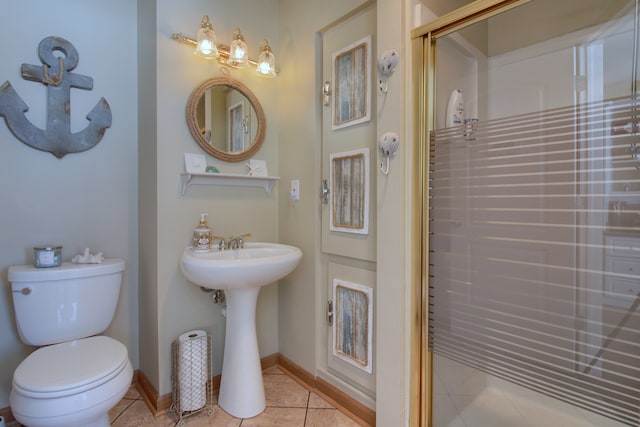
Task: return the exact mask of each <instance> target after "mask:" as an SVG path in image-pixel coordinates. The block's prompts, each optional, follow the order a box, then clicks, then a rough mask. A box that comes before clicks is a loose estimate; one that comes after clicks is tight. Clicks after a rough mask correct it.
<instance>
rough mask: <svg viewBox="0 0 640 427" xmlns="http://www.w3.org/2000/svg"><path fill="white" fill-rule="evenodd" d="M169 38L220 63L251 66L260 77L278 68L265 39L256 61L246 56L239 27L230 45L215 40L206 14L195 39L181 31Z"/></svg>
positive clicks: (245, 46)
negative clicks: (193, 48)
mask: <svg viewBox="0 0 640 427" xmlns="http://www.w3.org/2000/svg"><path fill="white" fill-rule="evenodd" d="M171 38H172V39H174V40H176V41H178V42H180V43H184V44H188V45H190V46H194V47H195V50H194V53H195V54H196V55H198V56H202V57H204V58H207V59H215V60H217V61H218V62H219V63H220V64H222V65H228V66H230V67H232V68H237V69H242V68H247V67H248V66H252V67H255V68H256V73H257V74H258V75H260V76H262V77H275V76H276V74H277V72H278V70H277V69H276V67H275V56H274V54H273V51H272V50H271V47H270V46H269V43H268V42H267V40H266V39H262V43H261V44H260V56H259V58H258V61H254V60H252V59H250V58H249V57H248V49H247V42H246V41H245V39H244V36H243V35H242V32H241V31H240V29H239V28H236V29H235V30H234V32H233V37H232V40H231V45H230V46H227V45H224V44H220V43H217V42H216V33H215V31H214V29H213V25H211V21H210V20H209V17H208V16H207V15H204V16H203V17H202V22H201V23H200V28H199V29H198V34H197V37H196V40H194V39H192V38H190V37H187V36H185V35H184V34H182V33H174V34H171Z"/></svg>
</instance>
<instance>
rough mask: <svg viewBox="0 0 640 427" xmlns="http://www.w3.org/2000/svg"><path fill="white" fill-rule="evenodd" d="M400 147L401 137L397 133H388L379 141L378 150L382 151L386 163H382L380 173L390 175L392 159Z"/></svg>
mask: <svg viewBox="0 0 640 427" xmlns="http://www.w3.org/2000/svg"><path fill="white" fill-rule="evenodd" d="M399 146H400V137H399V136H398V134H397V133H395V132H387V133H385V134H383V135H382V136H381V137H380V139H379V140H378V148H379V149H380V153H381V154H382V157H384V161H382V162H380V172H382V174H384V175H388V174H389V163H390V158H391V157H393V156H394V154H395V152H396V151H397V150H398V147H399Z"/></svg>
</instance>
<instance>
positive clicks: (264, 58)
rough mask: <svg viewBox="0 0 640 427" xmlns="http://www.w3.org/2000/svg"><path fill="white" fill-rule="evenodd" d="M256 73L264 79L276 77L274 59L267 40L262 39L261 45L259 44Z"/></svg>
mask: <svg viewBox="0 0 640 427" xmlns="http://www.w3.org/2000/svg"><path fill="white" fill-rule="evenodd" d="M256 73H257V74H258V75H260V76H264V77H275V76H276V57H275V56H274V55H273V51H272V50H271V46H269V42H268V41H267V39H262V43H260V56H258V65H257V66H256Z"/></svg>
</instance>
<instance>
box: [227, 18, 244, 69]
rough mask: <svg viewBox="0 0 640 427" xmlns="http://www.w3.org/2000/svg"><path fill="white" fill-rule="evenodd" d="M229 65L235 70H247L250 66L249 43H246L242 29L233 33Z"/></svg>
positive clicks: (237, 29)
mask: <svg viewBox="0 0 640 427" xmlns="http://www.w3.org/2000/svg"><path fill="white" fill-rule="evenodd" d="M227 64H229V65H230V66H232V67H235V68H246V67H247V65H249V60H248V54H247V43H246V42H245V41H244V37H243V36H242V33H241V32H240V28H236V29H235V30H234V31H233V37H232V40H231V46H230V48H229V59H227Z"/></svg>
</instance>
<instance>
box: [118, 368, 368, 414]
mask: <svg viewBox="0 0 640 427" xmlns="http://www.w3.org/2000/svg"><path fill="white" fill-rule="evenodd" d="M263 379H264V388H265V394H266V400H267V409H265V411H264V412H263V413H262V414H260V415H258V416H257V417H254V418H246V419H240V418H234V417H232V416H231V415H229V414H227V413H226V412H225V411H224V410H223V409H221V408H220V407H219V406H218V405H217V404H216V403H217V402H216V401H215V398H214V414H213V415H211V416H209V415H208V414H207V411H202V412H201V413H199V414H196V415H193V416H190V417H186V418H184V422H185V425H186V426H189V427H204V426H207V427H222V426H224V427H312V426H313V427H325V426H326V427H357V426H363V425H364V424H359V423H358V422H356V421H354V420H353V419H351V418H349V417H348V416H346V415H345V414H344V413H342V412H340V411H339V410H338V409H336V408H335V407H334V406H332V405H331V404H329V403H328V402H327V401H326V400H324V399H322V398H321V397H320V396H318V395H317V394H316V393H314V392H313V391H309V390H307V389H306V388H305V387H303V386H301V385H300V384H299V383H297V382H296V381H294V380H293V379H292V378H291V377H290V376H289V375H287V374H286V373H285V372H284V371H282V370H281V369H280V368H279V367H277V366H275V367H272V368H269V369H266V370H265V371H264V374H263ZM109 419H110V420H111V425H112V426H114V427H133V426H135V427H156V426H157V427H165V426H167V427H169V426H174V425H175V424H176V422H177V421H178V419H177V416H175V415H174V414H172V413H167V414H164V415H160V416H158V417H153V415H151V413H150V412H149V410H148V409H147V406H146V404H145V403H144V401H143V400H142V399H141V397H140V395H139V394H138V392H137V391H136V390H135V389H134V388H133V387H132V389H131V390H130V391H129V392H128V393H127V395H125V397H124V398H123V399H122V400H121V401H120V403H118V404H117V405H116V406H115V407H114V408H113V409H112V410H111V411H110V412H109Z"/></svg>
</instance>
